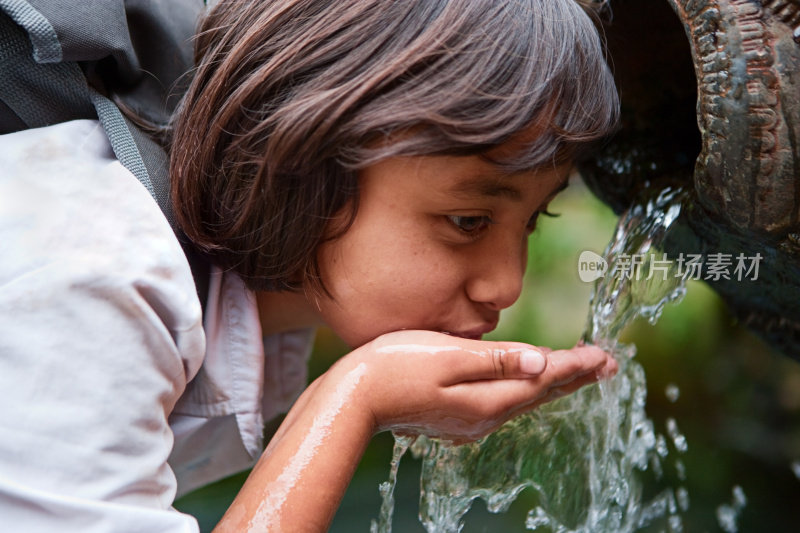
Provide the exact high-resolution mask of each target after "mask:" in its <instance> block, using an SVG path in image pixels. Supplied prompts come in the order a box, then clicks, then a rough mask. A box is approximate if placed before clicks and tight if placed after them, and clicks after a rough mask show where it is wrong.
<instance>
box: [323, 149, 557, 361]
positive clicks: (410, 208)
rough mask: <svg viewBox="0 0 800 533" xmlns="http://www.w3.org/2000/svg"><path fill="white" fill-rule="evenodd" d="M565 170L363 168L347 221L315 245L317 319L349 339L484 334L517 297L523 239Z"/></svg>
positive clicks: (427, 162) (427, 160) (395, 162)
mask: <svg viewBox="0 0 800 533" xmlns="http://www.w3.org/2000/svg"><path fill="white" fill-rule="evenodd" d="M568 171H569V168H568V167H566V166H564V167H558V168H555V169H550V170H542V171H537V172H523V173H518V174H512V175H509V174H503V173H501V172H500V171H498V169H497V167H496V166H494V165H492V164H490V163H489V162H487V161H485V160H483V159H481V158H479V157H477V156H471V157H449V156H425V157H398V158H392V159H388V160H385V161H383V162H381V163H378V164H376V165H374V166H372V167H369V168H367V169H366V170H365V171H363V172H362V174H361V176H360V178H359V185H360V197H359V203H358V211H357V214H356V217H355V220H354V222H353V225H352V226H351V227H350V228H349V229H348V230H347V232H346V233H345V234H344V235H342V236H341V237H340V238H338V239H336V240H333V241H330V242H328V243H325V244H323V245H322V247H321V249H320V251H319V254H320V255H319V263H320V269H321V273H322V279H323V281H324V282H325V286H326V287H327V289H328V290H329V291H330V293H331V296H332V298H330V297H321V298H320V299H319V300H318V301H317V302H316V305H318V308H319V312H320V313H321V315H322V319H323V321H324V322H325V323H326V324H328V325H329V326H330V327H331V329H333V330H334V331H335V332H336V333H337V334H338V335H339V336H340V337H341V338H342V339H343V340H344V341H345V342H347V343H348V344H350V345H351V346H360V345H361V344H364V343H366V342H368V341H370V340H372V339H373V338H375V337H377V336H378V335H381V334H383V333H388V332H391V331H397V330H402V329H426V330H433V331H440V332H447V333H450V334H452V335H458V336H461V337H469V338H480V337H481V336H482V335H483V334H485V333H487V332H489V331H491V330H492V329H494V327H495V326H496V325H497V321H498V318H499V314H500V310H501V309H504V308H506V307H508V306H510V305H511V304H512V303H514V301H515V300H516V299H517V298H518V297H519V295H520V291H521V289H522V275H523V273H524V271H525V265H526V258H527V243H528V236H529V235H530V233H531V232H532V231H533V229H534V226H535V224H536V218H537V216H538V215H539V213H541V212H542V211H544V210H545V209H546V207H547V204H548V202H549V201H550V200H551V199H552V198H553V196H555V194H556V193H557V192H558V191H559V190H561V189H562V188H563V187H564V185H565V184H566V179H567V174H568Z"/></svg>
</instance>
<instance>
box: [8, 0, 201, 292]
mask: <svg viewBox="0 0 800 533" xmlns="http://www.w3.org/2000/svg"><path fill="white" fill-rule="evenodd" d="M203 9H204V2H203V0H81V1H80V2H75V1H74V0H0V135H1V134H4V133H12V132H15V131H19V130H23V129H27V128H38V127H42V126H48V125H51V124H57V123H59V122H66V121H68V120H75V119H98V120H99V121H100V123H101V124H102V127H103V129H104V130H105V133H106V135H107V136H108V139H109V141H110V143H111V147H112V149H113V151H114V155H115V156H116V157H117V159H119V161H120V163H122V165H123V166H124V167H125V168H127V169H128V170H129V171H130V172H131V173H132V174H133V175H134V176H135V177H136V178H137V179H138V180H139V182H140V183H141V184H142V186H144V187H145V188H146V189H147V190H148V191H149V192H150V194H151V195H152V196H153V198H154V199H155V200H156V202H157V203H158V205H159V207H160V208H161V211H162V213H163V214H164V216H165V218H166V219H167V221H168V222H169V224H170V226H171V227H172V229H173V231H174V232H175V234H176V236H177V237H178V240H179V241H180V243H181V246H182V248H183V250H184V253H185V254H186V257H187V259H188V261H189V265H190V267H191V269H192V275H193V277H194V280H195V287H196V288H197V292H198V296H199V297H200V303H201V305H203V306H205V302H206V296H207V294H208V278H209V270H210V264H209V263H208V261H207V260H205V259H204V258H203V257H202V255H201V254H200V253H199V252H198V251H197V250H195V249H194V248H193V247H192V245H191V243H190V242H189V241H188V239H186V237H185V236H184V235H183V233H182V232H181V231H180V229H179V228H178V226H177V223H176V221H175V217H174V214H173V211H172V207H171V204H170V201H169V161H168V156H167V153H166V151H165V150H164V148H163V147H162V146H161V145H159V144H158V143H157V142H155V141H154V140H153V139H151V138H150V137H149V136H148V135H147V134H146V133H145V132H144V131H142V129H141V128H139V127H138V126H136V125H135V124H134V123H133V122H131V121H130V120H129V119H128V118H126V117H125V116H124V115H123V113H122V112H121V111H120V108H119V106H118V105H117V104H115V103H114V101H113V100H116V101H118V102H120V103H121V105H124V106H125V107H127V108H129V109H130V110H132V111H133V112H134V113H135V114H136V115H137V116H140V117H142V118H143V119H144V120H145V121H147V122H150V123H153V124H166V123H167V122H168V120H169V116H170V114H171V113H172V111H173V110H174V108H175V106H176V105H177V103H178V101H179V100H180V96H181V94H182V92H183V91H182V90H181V87H180V82H181V80H182V79H184V80H185V77H184V74H185V73H186V72H188V71H189V70H190V69H191V67H192V64H193V62H192V45H191V39H192V36H193V35H194V32H195V28H196V24H197V21H198V18H199V16H200V14H201V12H202V11H203ZM109 96H111V98H110V97H109ZM98 186H102V184H98Z"/></svg>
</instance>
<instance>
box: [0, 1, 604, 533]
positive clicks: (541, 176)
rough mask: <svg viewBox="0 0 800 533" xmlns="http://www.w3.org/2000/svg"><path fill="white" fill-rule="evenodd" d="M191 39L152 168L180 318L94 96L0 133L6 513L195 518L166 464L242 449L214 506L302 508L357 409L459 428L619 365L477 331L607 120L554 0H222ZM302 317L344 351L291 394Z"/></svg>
mask: <svg viewBox="0 0 800 533" xmlns="http://www.w3.org/2000/svg"><path fill="white" fill-rule="evenodd" d="M196 52H197V53H196V61H197V68H196V70H195V71H194V72H193V78H192V82H191V86H190V87H189V90H188V92H187V93H186V95H185V97H184V99H183V101H182V104H181V106H180V108H179V110H178V112H177V113H176V115H175V117H174V122H173V125H172V126H173V127H172V139H171V153H170V173H171V180H172V191H171V192H172V199H173V205H174V208H175V212H176V215H177V217H178V219H179V221H180V223H181V226H182V228H183V230H184V231H185V233H186V235H187V236H188V238H189V239H190V240H191V241H192V242H193V243H194V245H195V246H196V247H197V248H198V249H199V250H202V252H203V253H204V255H205V256H206V257H207V258H208V259H209V260H210V261H211V263H212V264H213V265H214V266H213V269H212V273H211V280H210V289H209V295H208V299H207V301H206V302H205V303H204V310H203V313H202V314H203V316H202V319H201V306H200V302H199V301H198V298H197V296H196V292H195V287H194V283H193V280H192V276H191V272H190V270H189V267H188V264H187V263H186V259H185V257H184V255H183V253H182V251H181V248H180V245H179V244H178V242H177V240H176V238H175V237H174V235H173V234H172V231H171V229H170V227H169V225H168V224H167V222H166V221H165V219H164V217H163V215H162V214H161V213H160V212H159V210H158V207H157V206H156V205H155V204H154V203H153V202H152V200H151V199H150V198H149V196H148V194H147V192H146V191H145V190H144V188H142V187H141V186H140V185H139V183H138V182H137V181H136V180H135V178H134V177H133V176H132V175H131V173H130V172H128V171H127V170H126V169H125V168H123V167H122V165H120V163H119V162H118V161H117V160H116V159H115V158H114V156H113V154H112V152H111V149H110V145H109V142H108V140H107V138H106V137H105V134H104V133H103V130H102V129H100V128H99V126H98V125H97V123H96V122H94V121H85V120H82V121H72V122H66V123H63V124H59V125H55V126H50V127H47V128H43V129H38V130H25V131H22V132H19V133H15V134H11V135H7V136H5V137H4V138H3V139H2V142H0V159H2V161H3V165H4V173H3V175H2V177H0V217H1V218H0V243H2V244H0V247H2V248H1V249H2V257H3V261H2V265H1V266H0V316H2V317H3V318H2V321H0V367H2V368H1V369H0V390H2V391H3V395H4V400H3V402H2V404H3V408H2V411H1V412H0V521H2V522H4V525H6V524H7V525H8V526H9V527H12V528H13V529H15V530H20V531H53V530H59V531H82V532H85V531H196V530H197V524H196V522H195V521H194V519H193V518H191V517H189V516H186V515H182V514H180V513H178V512H176V511H175V510H174V509H172V507H171V505H172V501H173V499H174V497H175V494H176V491H178V492H180V493H183V492H185V491H187V490H191V489H192V488H195V487H197V486H200V485H202V484H205V483H208V482H210V481H213V480H215V479H219V478H221V477H223V476H225V475H228V474H230V473H233V472H235V471H238V470H241V469H243V468H246V467H248V466H252V465H253V464H254V463H255V468H254V469H253V471H252V474H251V475H250V477H249V479H248V481H247V483H246V484H245V486H244V487H243V488H242V490H241V492H240V493H239V495H238V496H237V498H236V500H235V501H234V503H233V505H232V506H231V508H230V509H229V510H228V512H227V513H226V515H225V516H224V518H223V520H222V522H221V523H220V524H219V526H218V529H219V530H220V531H322V530H324V529H325V528H326V527H327V525H328V524H329V523H330V520H331V519H332V516H333V514H334V512H335V509H336V507H337V505H338V502H339V500H340V498H341V496H342V494H343V492H344V490H345V488H346V486H347V484H348V482H349V479H350V477H351V475H352V473H353V470H354V469H355V467H356V465H357V463H358V461H359V459H360V457H361V454H362V453H363V451H364V448H365V447H366V445H367V443H368V441H369V440H370V438H371V437H372V435H373V434H375V433H376V432H378V431H384V430H395V431H400V432H403V433H413V434H416V433H424V434H427V435H432V436H437V437H441V438H444V439H449V440H453V441H456V442H464V441H469V440H473V439H476V438H479V437H480V436H482V435H485V434H487V433H488V432H490V431H492V430H493V429H495V428H497V427H498V426H499V425H500V424H502V423H503V422H504V421H506V420H508V419H509V418H511V417H513V416H514V415H516V414H519V413H521V412H524V411H526V410H529V409H533V408H535V407H536V406H537V405H540V404H541V403H543V402H546V401H549V400H552V399H554V398H556V397H558V396H561V395H563V394H567V393H569V392H571V391H574V390H576V389H577V388H579V387H580V386H583V385H585V384H588V383H592V382H594V381H596V380H597V379H598V378H599V377H601V376H603V375H607V374H609V373H613V372H614V371H615V369H616V366H615V363H614V361H613V359H612V358H611V357H610V356H608V355H607V354H605V353H603V352H602V351H600V350H598V349H596V348H593V347H586V346H576V347H575V348H573V349H571V350H560V351H550V350H549V349H546V348H541V347H533V346H529V345H526V344H521V343H515V342H487V341H482V340H481V336H482V335H484V334H485V333H487V332H489V331H491V330H492V329H493V328H494V327H495V326H496V324H497V321H498V316H499V313H500V311H501V310H502V309H504V308H506V307H508V306H510V305H511V304H512V303H513V302H514V301H515V300H516V299H517V297H518V296H519V293H520V289H521V284H522V275H523V272H524V269H525V258H526V256H527V247H526V243H527V237H528V235H529V234H530V233H531V232H532V231H533V230H534V227H535V223H536V220H537V217H538V216H539V214H541V213H545V212H546V209H547V204H548V202H549V201H550V200H551V199H552V198H553V197H554V196H555V195H556V194H557V193H558V192H559V191H560V190H561V189H563V187H564V186H565V185H566V180H567V175H568V173H569V171H570V165H571V163H572V162H573V161H574V160H575V158H577V157H580V156H581V154H582V152H583V150H584V149H585V148H586V147H587V146H588V145H589V144H590V143H591V142H592V141H595V140H597V139H600V138H602V137H603V136H604V135H606V134H607V133H608V132H609V131H610V130H611V129H612V128H613V127H614V124H615V120H616V116H617V100H616V93H615V91H614V87H613V82H612V80H611V77H610V74H609V72H608V69H607V67H606V65H605V63H604V60H603V53H602V49H601V46H600V42H599V38H598V35H597V33H596V31H595V29H594V26H593V24H592V22H591V20H590V19H589V17H588V16H587V15H586V14H585V13H584V12H583V10H582V8H581V7H580V6H579V5H578V3H577V2H576V0H502V1H501V0H404V1H402V2H401V1H392V0H336V1H324V0H291V1H286V0H281V1H278V0H260V1H252V0H247V1H233V0H232V1H225V0H222V1H220V2H219V3H218V4H217V5H216V6H215V7H214V8H213V9H211V10H210V12H209V13H208V14H207V16H206V17H205V18H204V20H203V22H202V25H201V28H200V31H199V33H198V35H197V40H196ZM320 324H326V325H328V326H329V327H330V328H332V330H333V331H334V332H336V333H337V334H338V335H339V336H341V338H342V339H344V340H345V341H346V342H347V343H348V344H349V345H350V346H352V347H353V351H352V352H350V353H349V354H347V355H345V356H343V357H342V358H341V359H340V360H339V361H338V362H337V363H336V364H335V365H333V367H332V368H331V369H330V370H329V371H328V372H326V373H325V374H324V375H323V376H322V377H320V378H319V379H317V380H316V381H314V382H313V383H311V384H310V385H309V386H308V387H307V388H305V390H304V391H302V394H300V392H301V390H302V389H303V388H304V387H305V370H304V365H305V357H306V355H307V352H308V350H309V345H310V342H311V334H310V332H311V331H312V330H313V328H314V327H316V326H318V325H320ZM298 394H300V395H299V398H298V397H297V396H298ZM295 399H296V401H295ZM289 407H291V409H290V410H289V412H288V415H287V416H286V418H285V420H284V422H283V423H282V424H281V426H280V428H279V429H278V431H277V433H275V435H272V436H269V437H271V438H270V439H269V444H268V446H267V448H266V450H265V451H263V453H262V431H263V427H264V422H265V421H267V420H270V419H272V418H274V417H275V416H276V415H277V414H279V413H281V412H284V411H285V410H286V409H288V408H289Z"/></svg>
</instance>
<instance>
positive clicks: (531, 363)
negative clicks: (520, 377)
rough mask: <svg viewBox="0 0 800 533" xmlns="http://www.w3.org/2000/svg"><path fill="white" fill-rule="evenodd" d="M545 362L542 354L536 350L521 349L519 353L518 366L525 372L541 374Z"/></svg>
mask: <svg viewBox="0 0 800 533" xmlns="http://www.w3.org/2000/svg"><path fill="white" fill-rule="evenodd" d="M545 363H546V362H545V360H544V356H543V355H542V354H541V353H539V352H537V351H536V350H523V352H522V353H521V354H519V368H520V370H522V371H523V372H525V373H526V374H541V373H542V371H543V370H544V365H545Z"/></svg>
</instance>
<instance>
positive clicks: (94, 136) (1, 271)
mask: <svg viewBox="0 0 800 533" xmlns="http://www.w3.org/2000/svg"><path fill="white" fill-rule="evenodd" d="M0 167H1V168H2V169H3V170H2V172H0V243H2V244H0V248H2V250H3V257H4V260H3V261H2V264H1V265H0V285H2V284H4V283H8V282H10V281H12V280H14V279H17V278H19V277H21V276H25V274H26V273H27V272H33V271H35V270H37V269H40V268H44V267H47V268H48V270H49V272H50V276H51V279H53V281H54V282H55V280H57V279H61V280H62V282H63V283H68V284H71V285H73V286H76V285H80V284H95V285H109V286H110V285H114V286H117V287H118V288H119V289H120V290H125V289H126V288H127V287H130V286H137V287H147V288H148V290H150V291H151V292H152V293H153V294H162V295H163V297H164V298H168V299H169V300H171V301H173V302H176V304H175V305H174V306H171V307H173V308H174V309H171V310H170V312H171V313H172V314H174V315H175V316H174V317H172V319H173V320H174V321H176V325H179V327H187V328H188V327H191V324H193V323H195V322H197V323H199V320H200V306H199V302H198V301H197V295H196V291H195V287H194V282H193V279H192V275H191V271H190V269H189V266H188V263H187V261H186V258H185V256H184V254H183V251H182V249H181V246H180V244H179V242H178V240H177V238H176V237H175V235H174V233H173V231H172V229H171V228H170V226H169V223H168V222H167V220H166V219H165V217H164V216H163V214H162V213H161V210H160V209H159V207H158V205H157V204H156V202H155V201H154V200H153V198H152V197H151V196H150V194H149V193H148V191H147V190H146V189H145V188H144V187H143V186H142V185H141V184H140V183H139V182H138V181H137V180H136V178H135V177H134V176H133V175H132V174H131V173H130V172H129V171H128V170H127V169H125V168H124V167H123V166H122V164H121V163H120V162H119V161H118V160H117V159H116V158H115V156H114V153H113V151H112V149H111V145H110V143H109V141H108V138H107V137H106V134H105V132H104V131H103V128H102V127H101V126H100V124H99V123H98V122H97V121H94V120H76V121H71V122H65V123H61V124H56V125H53V126H47V127H44V128H37V129H28V130H23V131H20V132H16V133H11V134H7V135H2V136H0ZM178 306H182V309H184V310H180V309H178Z"/></svg>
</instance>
